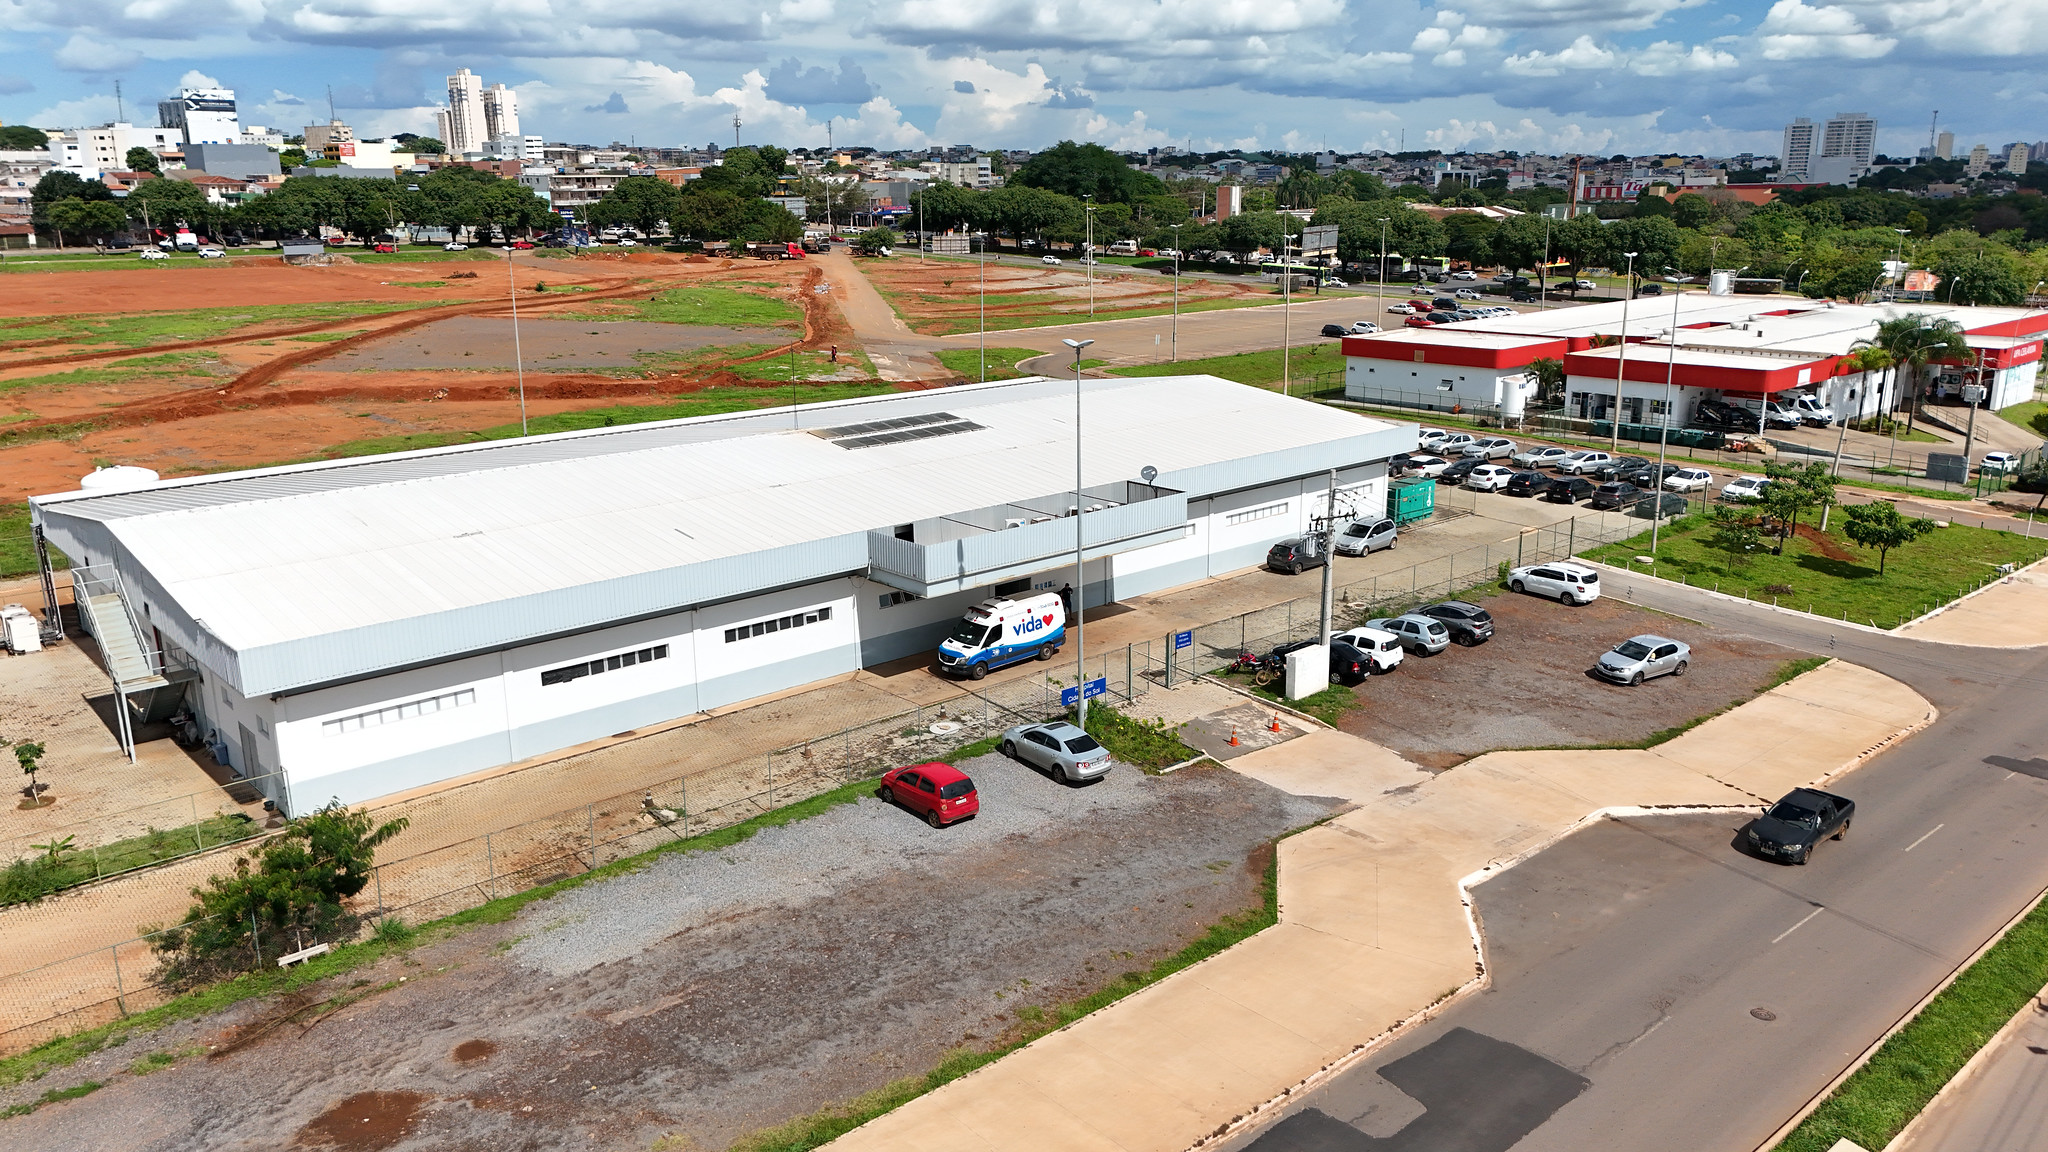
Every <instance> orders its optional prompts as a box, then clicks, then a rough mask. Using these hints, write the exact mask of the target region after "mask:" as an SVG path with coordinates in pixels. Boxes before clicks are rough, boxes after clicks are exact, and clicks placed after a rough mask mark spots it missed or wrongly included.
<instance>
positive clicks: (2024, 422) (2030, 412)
mask: <svg viewBox="0 0 2048 1152" xmlns="http://www.w3.org/2000/svg"><path fill="white" fill-rule="evenodd" d="M1998 418H1999V419H2001V420H2003V421H2005V422H2006V423H2008V424H2012V425H2015V426H2017V427H2020V428H2026V429H2029V430H2031V431H2033V432H2035V433H2037V434H2039V435H2041V436H2048V401H2043V400H2029V401H2027V402H2026V403H2024V404H2015V405H2013V406H2012V407H2010V408H2001V409H1999V410H1998Z"/></svg>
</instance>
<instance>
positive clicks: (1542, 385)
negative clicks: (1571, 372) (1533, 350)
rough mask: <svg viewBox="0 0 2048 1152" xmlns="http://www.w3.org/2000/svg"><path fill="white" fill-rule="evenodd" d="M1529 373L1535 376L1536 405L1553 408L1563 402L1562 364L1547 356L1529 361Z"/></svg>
mask: <svg viewBox="0 0 2048 1152" xmlns="http://www.w3.org/2000/svg"><path fill="white" fill-rule="evenodd" d="M1529 375H1531V376H1534V377H1535V378H1536V403H1537V406H1538V407H1543V408H1553V407H1556V406H1557V405H1559V404H1562V403H1564V364H1563V362H1561V361H1558V360H1553V359H1551V358H1550V357H1548V356H1540V357H1538V358H1536V359H1534V360H1531V361H1529Z"/></svg>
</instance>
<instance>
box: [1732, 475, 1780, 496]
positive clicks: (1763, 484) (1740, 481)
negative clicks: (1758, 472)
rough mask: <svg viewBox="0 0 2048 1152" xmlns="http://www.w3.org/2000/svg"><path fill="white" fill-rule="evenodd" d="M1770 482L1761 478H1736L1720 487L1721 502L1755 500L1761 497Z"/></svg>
mask: <svg viewBox="0 0 2048 1152" xmlns="http://www.w3.org/2000/svg"><path fill="white" fill-rule="evenodd" d="M1770 486H1771V482H1770V481H1769V480H1767V479H1765V478H1764V477H1762V476H1737V477H1736V478H1735V479H1733V480H1730V481H1729V482H1728V483H1726V484H1723V485H1722V486H1721V499H1723V500H1756V499H1759V498H1761V497H1762V496H1763V494H1764V489H1766V488H1769V487H1770Z"/></svg>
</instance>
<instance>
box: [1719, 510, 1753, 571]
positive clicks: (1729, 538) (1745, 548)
mask: <svg viewBox="0 0 2048 1152" xmlns="http://www.w3.org/2000/svg"><path fill="white" fill-rule="evenodd" d="M1763 538H1764V525H1763V518H1762V517H1761V516H1759V515H1757V512H1756V509H1755V508H1752V507H1749V506H1747V505H1742V506H1730V505H1727V504H1716V505H1715V506H1714V523H1713V531H1711V532H1710V533H1708V535H1707V543H1708V544H1710V545H1712V546H1713V547H1715V548H1719V549H1721V550H1722V551H1724V552H1726V553H1728V554H1729V555H1731V556H1733V557H1734V558H1735V559H1736V561H1737V562H1738V563H1743V564H1747V563H1748V562H1749V558H1750V553H1752V552H1755V551H1756V546H1757V545H1758V544H1760V543H1762V542H1763Z"/></svg>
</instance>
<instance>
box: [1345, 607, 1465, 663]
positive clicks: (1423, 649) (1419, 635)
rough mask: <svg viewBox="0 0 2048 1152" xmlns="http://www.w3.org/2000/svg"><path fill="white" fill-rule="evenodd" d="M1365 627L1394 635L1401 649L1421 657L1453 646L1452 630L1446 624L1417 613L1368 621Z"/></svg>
mask: <svg viewBox="0 0 2048 1152" xmlns="http://www.w3.org/2000/svg"><path fill="white" fill-rule="evenodd" d="M1365 626H1366V627H1367V628H1378V629H1381V630H1382V631H1386V632H1391V633H1393V634H1394V636H1395V638H1396V639H1398V640H1400V641H1401V647H1403V648H1406V649H1407V650H1409V651H1410V652H1413V653H1416V654H1417V655H1420V656H1434V655H1436V654H1437V653H1439V652H1441V651H1443V650H1444V649H1446V648H1449V647H1450V646H1451V630H1450V629H1448V628H1446V627H1444V622H1443V621H1441V620H1438V619H1436V618H1435V617H1433V616H1424V615H1422V614H1420V613H1417V612H1410V613H1408V614H1407V615H1405V616H1393V617H1383V618H1380V619H1377V620H1367V621H1366V622H1365Z"/></svg>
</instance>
